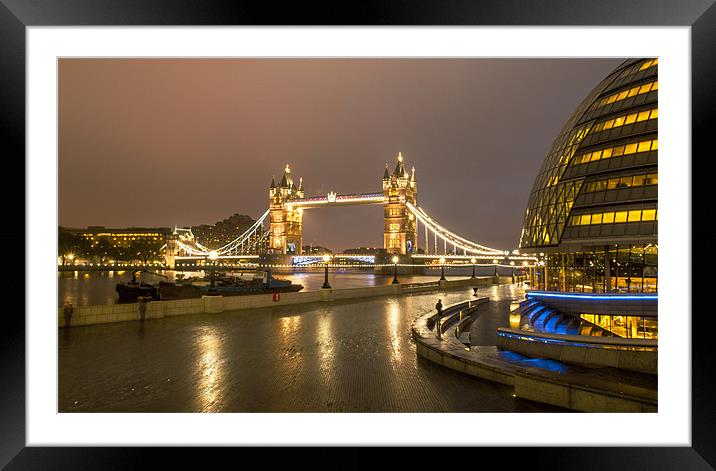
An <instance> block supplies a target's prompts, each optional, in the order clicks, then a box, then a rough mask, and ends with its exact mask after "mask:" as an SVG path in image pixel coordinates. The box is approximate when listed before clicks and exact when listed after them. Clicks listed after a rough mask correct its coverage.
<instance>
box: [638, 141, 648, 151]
mask: <svg viewBox="0 0 716 471" xmlns="http://www.w3.org/2000/svg"><path fill="white" fill-rule="evenodd" d="M649 149H651V142H649V141H642V142H640V143H639V145H638V146H637V149H636V151H637V152H648V151H649Z"/></svg>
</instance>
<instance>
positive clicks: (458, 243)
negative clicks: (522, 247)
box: [405, 202, 505, 256]
mask: <svg viewBox="0 0 716 471" xmlns="http://www.w3.org/2000/svg"><path fill="white" fill-rule="evenodd" d="M405 205H406V206H407V207H408V209H409V210H410V212H412V213H413V215H415V217H416V218H418V221H420V222H421V223H422V224H423V225H424V226H425V229H426V242H427V229H430V230H431V231H432V232H433V234H434V237H435V248H436V250H437V238H438V237H439V238H440V239H442V240H443V244H444V246H445V251H447V244H448V243H449V244H451V245H452V246H453V247H454V248H455V249H456V250H457V249H460V250H462V251H463V252H464V253H470V254H476V255H489V256H504V254H505V252H504V251H502V250H498V249H493V248H490V247H486V246H484V245H480V244H477V243H475V242H472V241H470V240H468V239H465V238H464V237H460V236H459V235H457V234H455V233H454V232H451V231H449V230H448V229H447V228H445V227H444V226H442V225H440V224H439V223H438V222H437V221H435V220H434V219H433V218H431V217H430V216H429V215H428V213H426V212H425V211H424V210H423V209H422V208H420V207H416V206H415V205H413V204H412V203H409V202H406V203H405ZM428 246H429V244H427V246H426V249H428V248H429V247H428ZM426 253H427V250H426Z"/></svg>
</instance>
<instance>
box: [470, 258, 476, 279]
mask: <svg viewBox="0 0 716 471" xmlns="http://www.w3.org/2000/svg"><path fill="white" fill-rule="evenodd" d="M475 262H477V260H476V259H475V258H471V259H470V263H472V278H475Z"/></svg>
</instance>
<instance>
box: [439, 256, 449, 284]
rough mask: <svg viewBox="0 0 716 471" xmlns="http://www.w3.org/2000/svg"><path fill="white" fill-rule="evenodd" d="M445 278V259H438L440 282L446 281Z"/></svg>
mask: <svg viewBox="0 0 716 471" xmlns="http://www.w3.org/2000/svg"><path fill="white" fill-rule="evenodd" d="M446 280H447V278H445V257H440V281H446Z"/></svg>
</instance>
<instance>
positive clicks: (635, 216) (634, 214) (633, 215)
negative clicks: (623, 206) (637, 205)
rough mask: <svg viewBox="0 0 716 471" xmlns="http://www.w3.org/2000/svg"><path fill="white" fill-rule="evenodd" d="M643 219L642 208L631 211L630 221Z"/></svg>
mask: <svg viewBox="0 0 716 471" xmlns="http://www.w3.org/2000/svg"><path fill="white" fill-rule="evenodd" d="M640 220H641V209H634V210H631V211H629V219H628V222H639V221H640Z"/></svg>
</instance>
